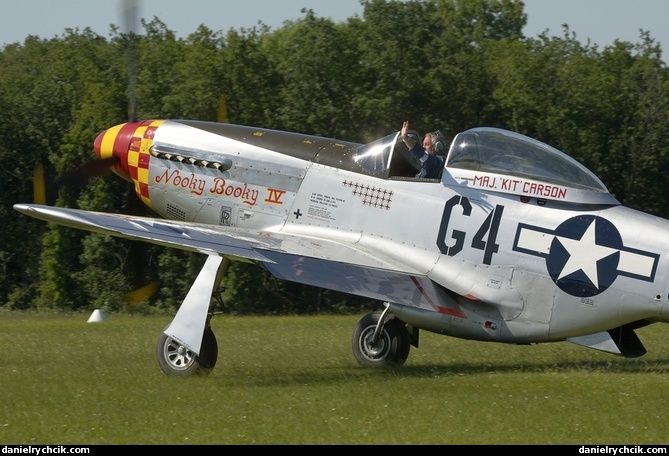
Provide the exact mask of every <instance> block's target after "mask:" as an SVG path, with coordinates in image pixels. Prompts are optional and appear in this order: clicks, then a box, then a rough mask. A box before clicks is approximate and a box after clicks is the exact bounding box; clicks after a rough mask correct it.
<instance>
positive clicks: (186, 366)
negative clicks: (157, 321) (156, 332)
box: [156, 327, 218, 377]
mask: <svg viewBox="0 0 669 456" xmlns="http://www.w3.org/2000/svg"><path fill="white" fill-rule="evenodd" d="M166 328H167V327H166ZM156 357H157V358H158V365H159V366H160V369H161V370H162V371H163V372H164V373H165V374H167V375H173V376H177V377H186V376H188V375H192V374H196V373H197V374H205V375H206V374H208V373H209V372H211V370H212V369H213V368H214V366H215V365H216V361H217V359H218V342H216V336H215V335H214V332H213V331H212V330H211V328H210V327H206V328H205V329H204V334H203V335H202V346H201V347H200V355H199V356H198V355H196V354H195V353H193V352H192V351H191V350H188V349H187V348H186V347H184V346H183V345H181V344H180V343H179V342H177V341H176V340H174V339H172V338H171V337H168V336H167V335H165V332H164V330H163V332H161V333H160V337H158V344H157V345H156Z"/></svg>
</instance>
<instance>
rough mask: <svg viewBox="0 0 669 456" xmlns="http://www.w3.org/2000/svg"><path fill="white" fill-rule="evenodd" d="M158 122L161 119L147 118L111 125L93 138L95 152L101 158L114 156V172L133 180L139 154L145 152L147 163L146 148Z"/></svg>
mask: <svg viewBox="0 0 669 456" xmlns="http://www.w3.org/2000/svg"><path fill="white" fill-rule="evenodd" d="M160 123H162V121H158V122H155V121H152V120H147V121H142V122H128V123H124V124H120V125H116V126H114V127H111V128H109V129H107V130H105V131H103V132H102V133H100V134H99V135H98V137H97V138H95V142H94V144H93V147H94V149H95V153H96V154H97V156H98V157H99V158H100V159H102V160H107V159H111V158H116V160H117V161H116V164H115V165H114V172H115V173H116V174H118V175H119V176H121V177H122V178H124V179H125V180H127V181H129V182H134V181H136V178H137V167H138V166H139V162H140V161H141V160H140V157H139V155H140V154H142V153H145V154H147V156H146V157H145V160H144V161H146V164H148V152H149V150H148V149H149V148H150V147H151V144H153V133H154V132H155V129H156V127H157V126H158V125H160ZM143 148H144V149H145V150H144V151H142V149H143Z"/></svg>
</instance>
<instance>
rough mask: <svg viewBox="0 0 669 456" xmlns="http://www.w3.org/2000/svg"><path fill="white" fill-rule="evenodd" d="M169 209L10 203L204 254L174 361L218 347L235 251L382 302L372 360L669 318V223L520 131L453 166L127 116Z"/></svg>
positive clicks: (610, 331) (361, 357)
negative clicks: (439, 344) (431, 174)
mask: <svg viewBox="0 0 669 456" xmlns="http://www.w3.org/2000/svg"><path fill="white" fill-rule="evenodd" d="M94 148H95V152H96V153H97V155H98V157H99V158H100V159H103V160H108V159H112V160H115V163H114V165H113V171H114V172H115V173H116V174H118V175H119V176H121V177H123V178H125V179H126V180H128V181H129V182H131V183H132V184H134V188H135V191H136V193H137V195H138V196H139V198H141V200H142V201H143V202H144V203H145V204H146V205H147V206H148V207H150V208H151V209H152V210H153V211H155V212H156V213H157V214H159V215H160V216H161V218H146V217H135V216H129V215H119V214H108V213H96V212H87V211H82V210H75V209H65V208H60V207H51V206H44V205H36V204H16V205H15V206H14V208H15V209H16V210H18V211H20V212H21V213H23V214H27V215H29V216H32V217H36V218H39V219H42V220H46V221H49V222H55V223H59V224H62V225H67V226H70V227H74V228H78V229H83V230H89V231H93V232H98V233H104V234H108V235H112V236H119V237H123V238H128V239H135V240H143V241H146V242H150V243H154V244H159V245H163V246H168V247H174V248H179V249H184V250H189V251H194V252H200V253H202V254H203V255H206V256H207V259H206V261H205V263H204V266H203V268H202V270H201V272H200V273H199V275H198V276H197V278H196V280H195V281H194V283H193V285H192V288H191V289H190V291H189V292H188V294H187V295H186V296H185V298H184V300H183V303H182V304H181V306H180V308H179V309H178V311H177V313H176V315H175V317H174V319H173V321H172V322H171V323H170V324H169V325H168V326H167V327H166V328H165V329H164V331H163V332H162V333H161V334H160V337H159V339H158V343H157V356H158V364H159V366H160V368H161V369H162V370H163V371H164V372H165V373H166V374H172V375H189V374H192V373H194V372H206V371H209V370H210V369H212V368H213V367H214V365H215V364H216V360H217V350H218V348H217V342H216V338H215V336H214V334H213V333H212V331H211V327H210V325H209V321H210V318H211V311H210V303H211V298H212V293H213V292H214V290H216V289H217V287H218V282H220V280H221V277H222V274H223V273H224V270H225V268H226V266H227V265H228V264H229V261H230V260H235V259H244V260H246V261H252V262H256V263H258V264H259V265H262V266H263V267H264V268H265V269H267V271H269V272H270V273H271V274H273V275H274V276H275V277H278V278H280V279H285V280H289V281H295V282H299V283H302V284H307V285H313V286H317V287H321V288H327V289H331V290H337V291H340V292H346V293H351V294H354V295H358V296H362V297H366V298H370V299H373V300H378V301H379V303H380V304H381V303H383V305H380V309H379V311H376V312H373V313H370V314H369V315H366V316H364V317H363V318H362V319H361V320H360V321H359V322H358V324H357V326H356V327H355V329H354V331H353V336H352V350H353V354H354V356H355V358H356V360H357V361H358V363H359V364H361V365H363V366H398V365H402V364H403V363H404V362H405V361H406V359H407V357H408V355H409V351H410V347H411V346H412V345H413V346H415V347H418V342H419V331H420V330H421V329H423V330H426V331H430V332H433V333H438V334H443V335H448V336H453V337H458V338H464V339H473V340H479V341H492V342H503V343H513V344H529V343H542V342H556V341H570V342H574V343H576V344H580V345H583V346H585V347H590V348H594V349H598V350H602V351H606V352H610V353H613V354H617V355H621V356H625V357H637V356H641V355H643V354H644V353H645V352H646V350H645V348H644V347H643V345H642V343H641V341H640V340H639V338H638V336H637V335H636V334H635V332H634V331H635V329H638V328H640V327H643V326H645V325H648V324H651V323H655V322H669V303H668V299H667V297H668V294H669V289H668V287H669V281H668V280H667V277H669V256H668V252H667V233H669V221H667V220H663V219H660V218H658V217H655V216H651V215H648V214H644V213H642V212H639V211H636V210H633V209H630V208H626V207H623V206H622V205H621V204H620V203H619V202H618V201H617V200H616V199H615V198H614V197H613V196H612V195H611V194H610V193H609V191H608V190H607V189H606V187H605V185H604V184H603V183H602V182H601V181H600V179H598V178H597V177H596V176H595V175H594V174H593V173H592V172H590V171H589V170H588V169H586V168H585V167H584V166H583V165H581V164H580V163H578V162H577V161H576V160H574V159H572V158H571V157H569V156H568V155H566V154H564V153H562V152H561V151H558V150H556V149H555V148H553V147H550V146H548V145H546V144H543V143H541V142H539V141H536V140H534V139H531V138H528V137H526V136H523V135H520V134H517V133H513V132H510V131H507V130H502V129H497V128H473V129H471V130H467V131H464V132H461V133H459V134H457V135H456V136H455V138H454V139H453V141H452V143H451V145H450V148H449V150H448V153H447V158H446V161H445V166H444V170H443V173H442V176H441V179H418V178H416V177H415V175H416V173H417V171H418V169H419V164H418V163H417V162H416V160H415V159H414V158H413V157H412V155H411V154H410V153H409V151H408V150H407V147H406V146H405V144H404V143H403V141H402V140H401V139H400V132H395V133H392V134H390V135H388V136H386V137H384V138H381V139H379V140H377V141H374V142H372V143H369V144H358V143H353V142H346V141H339V140H336V139H328V138H323V137H318V136H310V135H305V134H299V133H290V132H284V131H277V130H270V129H263V128H255V127H248V126H240V125H233V124H226V123H209V122H201V121H186V120H156V121H137V122H127V123H124V124H121V125H118V126H115V127H113V128H110V129H108V130H106V131H104V132H102V133H101V134H100V135H99V136H98V137H97V139H96V140H95V143H94Z"/></svg>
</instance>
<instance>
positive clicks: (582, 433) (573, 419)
mask: <svg viewBox="0 0 669 456" xmlns="http://www.w3.org/2000/svg"><path fill="white" fill-rule="evenodd" d="M88 315H89V314H76V315H66V316H64V315H51V314H25V313H14V312H1V313H0V330H1V334H2V336H1V338H0V349H1V353H2V361H1V362H0V379H1V381H2V388H1V389H0V443H5V444H23V445H28V444H75V445H76V444H82V445H84V444H551V443H552V444H579V445H580V444H649V445H653V444H668V443H669V394H668V392H669V325H659V324H658V325H652V326H650V327H647V328H643V329H641V330H640V331H639V332H638V333H639V335H640V337H641V339H642V341H643V342H644V344H645V345H646V348H647V349H648V354H646V355H645V356H644V357H641V358H638V359H634V360H631V359H624V358H619V357H616V356H613V355H610V354H605V353H600V352H597V351H594V350H588V349H585V348H582V347H578V346H576V345H572V344H569V343H557V344H544V345H532V346H513V345H502V344H492V343H483V342H471V341H464V340H459V339H453V338H449V337H444V336H439V335H435V334H430V333H427V332H423V333H421V347H420V348H419V349H415V348H412V351H411V354H410V355H409V359H408V360H407V363H406V364H405V365H404V366H403V367H402V368H401V369H399V370H397V371H379V370H373V369H371V370H370V369H366V368H362V367H359V366H358V365H357V363H356V362H355V360H354V358H353V355H352V353H351V349H350V337H351V334H352V332H353V329H354V326H355V324H356V322H357V320H358V319H359V318H360V317H361V315H354V316H305V317H297V316H291V317H227V316H219V317H215V318H214V320H213V321H212V326H213V329H214V332H215V333H216V337H217V340H218V345H219V358H218V364H217V365H216V368H215V369H214V370H213V372H212V373H211V374H210V375H209V376H192V377H186V378H175V377H167V376H165V375H164V374H163V373H162V371H161V370H160V369H159V367H158V364H157V361H156V357H155V344H156V341H157V339H158V335H159V333H160V332H161V330H162V328H163V327H164V326H165V325H166V324H167V323H169V321H170V320H171V318H170V317H156V316H120V315H108V316H107V317H108V321H107V322H104V323H86V320H87V319H88Z"/></svg>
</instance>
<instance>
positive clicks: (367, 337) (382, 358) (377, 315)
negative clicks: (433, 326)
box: [351, 303, 417, 368]
mask: <svg viewBox="0 0 669 456" xmlns="http://www.w3.org/2000/svg"><path fill="white" fill-rule="evenodd" d="M385 305H386V308H385V310H383V312H378V311H377V312H372V313H370V314H367V315H365V316H364V317H362V318H361V319H360V321H359V322H358V324H357V326H356V327H355V331H354V332H353V338H352V339H351V348H352V349H353V356H355V359H356V360H357V361H358V364H360V365H361V366H363V367H381V368H392V367H398V366H401V365H402V364H404V362H405V361H406V359H407V357H408V356H409V350H410V348H411V344H412V338H411V335H410V334H409V329H408V328H407V325H406V324H405V323H404V322H403V321H401V320H400V319H398V318H395V316H394V315H392V312H391V310H390V305H388V303H386V304H385ZM416 345H417V344H416Z"/></svg>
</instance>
